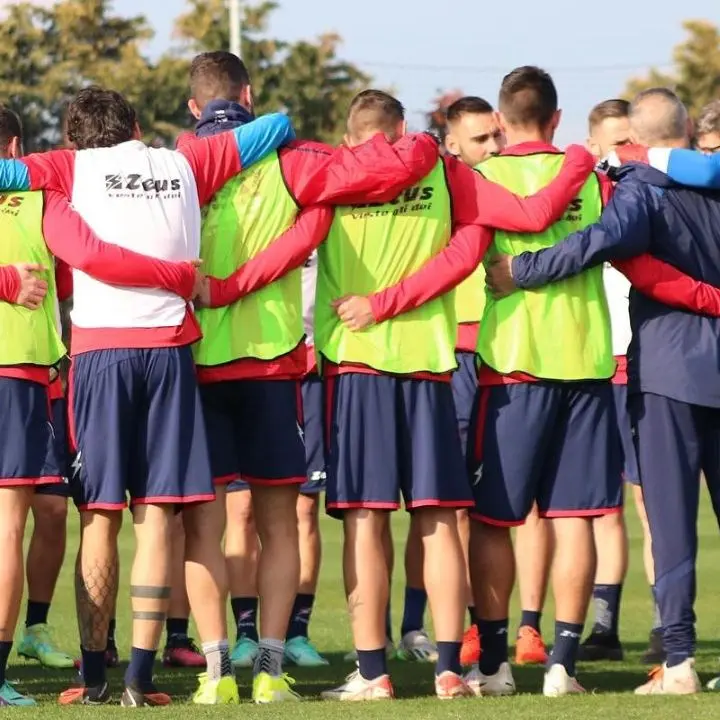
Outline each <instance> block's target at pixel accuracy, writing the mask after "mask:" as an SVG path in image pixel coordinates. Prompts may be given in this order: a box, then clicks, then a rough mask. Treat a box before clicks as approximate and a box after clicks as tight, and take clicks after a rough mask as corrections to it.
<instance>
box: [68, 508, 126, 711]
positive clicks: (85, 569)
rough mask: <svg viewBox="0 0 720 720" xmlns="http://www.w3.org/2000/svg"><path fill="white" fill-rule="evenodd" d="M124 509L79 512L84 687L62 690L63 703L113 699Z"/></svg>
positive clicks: (77, 585)
mask: <svg viewBox="0 0 720 720" xmlns="http://www.w3.org/2000/svg"><path fill="white" fill-rule="evenodd" d="M121 526H122V511H121V510H106V511H103V510H84V511H81V512H80V547H79V549H78V555H77V560H76V563H75V601H76V604H77V617H78V628H79V631H80V650H81V653H82V662H81V673H82V679H83V687H82V688H80V689H75V688H72V689H70V690H67V691H66V692H64V693H62V695H61V696H60V702H61V703H62V704H74V703H77V702H83V703H88V704H96V703H98V704H99V703H104V702H108V701H109V699H110V694H109V690H108V685H107V680H106V675H105V651H106V648H107V645H108V629H109V625H110V619H111V617H114V615H115V604H116V601H117V592H118V569H119V561H118V547H117V538H118V533H119V531H120V527H121Z"/></svg>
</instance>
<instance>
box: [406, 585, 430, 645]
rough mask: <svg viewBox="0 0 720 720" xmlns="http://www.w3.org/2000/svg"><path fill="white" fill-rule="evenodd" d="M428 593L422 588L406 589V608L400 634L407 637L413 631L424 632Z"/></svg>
mask: <svg viewBox="0 0 720 720" xmlns="http://www.w3.org/2000/svg"><path fill="white" fill-rule="evenodd" d="M426 606H427V593H426V592H425V590H424V589H422V588H412V587H406V588H405V607H404V608H403V619H402V625H401V627H400V634H401V635H403V636H405V635H407V634H408V633H409V632H412V631H413V630H422V627H423V623H424V620H425V607H426Z"/></svg>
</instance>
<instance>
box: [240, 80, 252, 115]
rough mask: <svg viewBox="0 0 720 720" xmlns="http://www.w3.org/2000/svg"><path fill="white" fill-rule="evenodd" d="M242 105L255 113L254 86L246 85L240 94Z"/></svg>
mask: <svg viewBox="0 0 720 720" xmlns="http://www.w3.org/2000/svg"><path fill="white" fill-rule="evenodd" d="M240 104H241V105H242V106H243V107H245V108H247V109H248V110H249V111H250V112H252V111H253V91H252V85H246V86H245V87H244V88H243V89H242V91H241V92H240Z"/></svg>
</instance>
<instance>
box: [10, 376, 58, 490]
mask: <svg viewBox="0 0 720 720" xmlns="http://www.w3.org/2000/svg"><path fill="white" fill-rule="evenodd" d="M0 407H1V408H2V412H0V437H2V448H1V449H0V487H23V486H27V485H34V486H36V487H39V486H41V485H46V484H58V483H60V482H62V471H61V468H60V465H59V463H58V459H57V456H56V454H55V435H54V432H53V426H52V418H51V415H50V395H49V394H48V388H47V386H45V385H41V384H40V383H36V382H32V381H30V380H20V379H18V378H9V377H0Z"/></svg>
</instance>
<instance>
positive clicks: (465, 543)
mask: <svg viewBox="0 0 720 720" xmlns="http://www.w3.org/2000/svg"><path fill="white" fill-rule="evenodd" d="M457 523H458V534H459V535H460V544H461V545H462V551H463V556H464V558H465V583H466V588H465V604H466V605H467V609H468V620H469V621H470V626H469V627H468V629H467V630H466V631H465V634H464V635H463V644H462V649H461V650H460V662H461V664H462V665H464V666H468V665H474V664H475V663H477V661H478V660H479V659H480V634H479V633H478V629H477V619H476V617H475V600H474V599H473V593H472V583H471V582H470V516H469V515H468V511H467V510H458V511H457Z"/></svg>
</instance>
